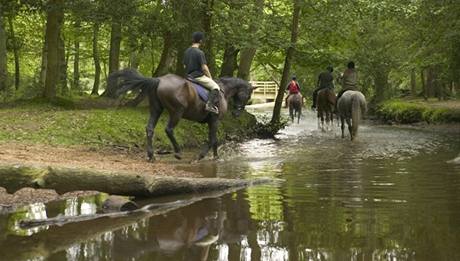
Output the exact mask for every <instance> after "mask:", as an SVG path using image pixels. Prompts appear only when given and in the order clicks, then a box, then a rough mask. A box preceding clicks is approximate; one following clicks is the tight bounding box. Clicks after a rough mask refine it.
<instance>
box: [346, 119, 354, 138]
mask: <svg viewBox="0 0 460 261" xmlns="http://www.w3.org/2000/svg"><path fill="white" fill-rule="evenodd" d="M347 125H348V132H349V133H350V139H351V140H353V138H354V137H353V127H352V125H351V119H350V118H347Z"/></svg>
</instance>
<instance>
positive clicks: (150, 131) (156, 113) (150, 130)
mask: <svg viewBox="0 0 460 261" xmlns="http://www.w3.org/2000/svg"><path fill="white" fill-rule="evenodd" d="M162 112H163V108H161V107H156V108H151V109H150V118H149V122H148V123H147V127H145V132H146V134H147V135H146V136H147V159H148V160H149V161H154V160H155V157H154V156H153V135H154V129H155V126H156V125H157V122H158V119H159V118H160V115H161V113H162Z"/></svg>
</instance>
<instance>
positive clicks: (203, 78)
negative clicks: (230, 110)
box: [183, 32, 220, 114]
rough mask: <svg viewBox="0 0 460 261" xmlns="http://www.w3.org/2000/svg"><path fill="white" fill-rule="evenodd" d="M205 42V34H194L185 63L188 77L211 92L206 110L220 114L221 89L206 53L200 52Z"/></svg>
mask: <svg viewBox="0 0 460 261" xmlns="http://www.w3.org/2000/svg"><path fill="white" fill-rule="evenodd" d="M203 41H204V33H202V32H194V33H193V34H192V46H191V47H189V48H187V50H185V54H184V60H183V63H184V65H185V71H186V73H187V77H188V78H190V79H192V80H193V81H195V82H197V83H199V84H200V85H202V86H203V87H205V88H206V89H208V90H209V99H208V102H207V103H206V107H205V110H206V111H208V112H211V113H215V114H218V113H219V109H218V104H219V90H220V87H219V85H218V84H217V83H216V82H215V81H214V80H213V79H212V76H211V72H210V71H209V68H208V65H207V62H206V57H205V55H204V52H203V51H202V50H200V46H201V45H202V44H203Z"/></svg>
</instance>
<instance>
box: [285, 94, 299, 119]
mask: <svg viewBox="0 0 460 261" xmlns="http://www.w3.org/2000/svg"><path fill="white" fill-rule="evenodd" d="M287 103H288V104H289V116H290V117H291V120H292V122H294V118H295V117H296V116H297V123H299V122H300V115H302V95H300V93H293V94H291V95H290V96H289V98H288V100H287Z"/></svg>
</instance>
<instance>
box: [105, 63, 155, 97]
mask: <svg viewBox="0 0 460 261" xmlns="http://www.w3.org/2000/svg"><path fill="white" fill-rule="evenodd" d="M159 83H160V79H158V78H147V77H144V76H142V75H141V74H140V73H139V72H137V71H136V70H134V69H123V70H120V71H117V72H114V73H112V74H110V75H109V78H108V80H107V85H108V86H114V85H117V87H118V88H117V89H118V90H117V92H116V94H117V97H118V96H120V95H122V94H124V93H126V92H128V91H131V90H135V89H141V91H142V92H146V91H149V90H151V89H154V88H156V87H158V84H159Z"/></svg>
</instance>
